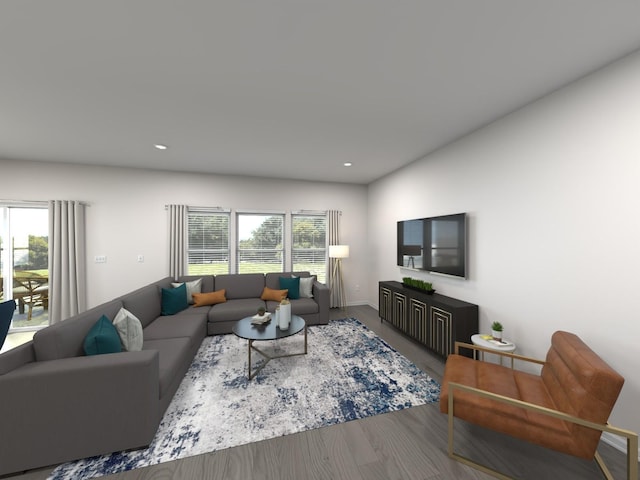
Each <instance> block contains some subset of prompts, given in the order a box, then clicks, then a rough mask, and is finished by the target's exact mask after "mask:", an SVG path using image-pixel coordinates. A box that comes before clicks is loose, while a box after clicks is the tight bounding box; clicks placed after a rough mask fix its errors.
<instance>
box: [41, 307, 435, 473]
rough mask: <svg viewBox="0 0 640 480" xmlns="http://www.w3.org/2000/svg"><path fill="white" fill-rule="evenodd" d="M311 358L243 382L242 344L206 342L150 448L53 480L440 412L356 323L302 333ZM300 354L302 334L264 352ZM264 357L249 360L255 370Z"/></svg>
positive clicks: (431, 396)
mask: <svg viewBox="0 0 640 480" xmlns="http://www.w3.org/2000/svg"><path fill="white" fill-rule="evenodd" d="M308 344H309V348H308V354H307V355H301V356H294V357H286V358H279V359H274V360H271V361H270V362H269V363H268V365H266V366H265V368H264V369H263V370H262V371H261V372H260V373H259V374H258V376H257V377H256V378H254V379H253V380H248V379H247V341H246V340H242V339H240V338H238V337H236V336H235V335H218V336H212V337H207V338H205V340H204V342H203V343H202V346H201V347H200V350H199V351H198V353H197V355H196V357H195V359H194V361H193V364H192V365H191V367H190V369H189V371H188V373H187V375H186V376H185V379H184V380H183V382H182V383H181V385H180V387H179V388H178V391H177V392H176V395H175V397H174V398H173V400H172V402H171V404H170V405H169V408H168V409H167V412H166V413H165V415H164V418H163V420H162V423H161V424H160V427H159V429H158V432H157V434H156V436H155V438H154V440H153V442H152V443H151V445H150V446H149V447H148V448H146V449H143V450H136V451H128V452H119V453H113V454H110V455H104V456H100V457H93V458H88V459H84V460H79V461H77V462H70V463H66V464H63V465H60V466H59V467H58V468H56V469H55V470H54V471H53V472H52V474H51V476H50V477H49V479H55V480H61V479H74V480H78V479H87V478H94V477H99V476H102V475H108V474H113V473H118V472H122V471H125V470H131V469H134V468H141V467H145V466H148V465H155V464H158V463H162V462H168V461H171V460H176V459H179V458H185V457H190V456H192V455H198V454H201V453H206V452H213V451H216V450H221V449H225V448H229V447H234V446H237V445H243V444H246V443H250V442H256V441H259V440H265V439H268V438H273V437H277V436H281V435H288V434H291V433H296V432H302V431H305V430H311V429H313V428H319V427H324V426H328V425H334V424H337V423H342V422H348V421H350V420H355V419H359V418H364V417H368V416H371V415H378V414H381V413H386V412H392V411H396V410H401V409H403V408H408V407H412V406H416V405H423V404H425V403H431V402H437V401H438V399H439V397H440V386H439V385H438V383H436V382H435V381H434V380H433V379H431V378H430V377H429V376H428V375H427V374H426V373H424V372H422V371H421V370H420V369H419V368H418V367H416V366H415V365H414V364H413V363H411V362H410V361H409V360H407V359H406V358H405V357H404V356H402V355H401V354H399V353H398V352H397V351H395V350H394V349H393V348H392V347H391V346H389V345H388V344H387V343H386V342H385V341H384V340H382V339H381V338H380V337H378V336H377V335H376V334H375V333H373V332H372V331H371V330H369V329H368V328H367V327H365V326H364V325H363V324H362V323H360V322H359V321H358V320H356V319H353V318H347V319H343V320H334V321H332V322H330V323H329V325H323V326H314V327H309V329H308ZM260 348H261V349H263V350H264V351H267V352H268V351H271V352H273V353H276V352H278V353H285V352H291V353H295V352H299V351H302V350H303V349H304V337H303V334H302V333H301V334H298V335H294V336H292V337H288V338H285V339H281V340H279V341H277V342H260ZM260 358H261V356H260V355H258V354H255V355H253V356H252V360H253V361H254V362H258V359H260Z"/></svg>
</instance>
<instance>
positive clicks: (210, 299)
mask: <svg viewBox="0 0 640 480" xmlns="http://www.w3.org/2000/svg"><path fill="white" fill-rule="evenodd" d="M193 301H194V304H193V306H194V307H205V306H207V305H215V304H216V303H224V302H226V301H227V297H225V290H224V289H222V290H216V291H215V292H209V293H194V294H193Z"/></svg>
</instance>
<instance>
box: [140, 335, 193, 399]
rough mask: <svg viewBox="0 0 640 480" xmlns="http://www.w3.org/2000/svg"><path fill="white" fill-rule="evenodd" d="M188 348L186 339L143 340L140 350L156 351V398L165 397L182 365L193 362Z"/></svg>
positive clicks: (188, 344) (188, 340)
mask: <svg viewBox="0 0 640 480" xmlns="http://www.w3.org/2000/svg"><path fill="white" fill-rule="evenodd" d="M190 347H191V342H190V339H189V338H188V337H177V338H163V339H157V340H150V339H149V340H147V339H145V341H144V345H143V346H142V350H157V351H158V360H159V377H160V385H159V390H158V398H163V397H164V396H165V394H166V393H167V388H168V387H169V386H170V385H171V383H172V382H173V380H174V379H175V376H176V375H177V374H178V372H180V371H181V370H183V368H184V363H185V362H187V363H189V364H190V363H191V361H192V360H193V358H192V357H191V355H189V349H190Z"/></svg>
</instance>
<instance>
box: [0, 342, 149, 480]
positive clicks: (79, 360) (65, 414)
mask: <svg viewBox="0 0 640 480" xmlns="http://www.w3.org/2000/svg"><path fill="white" fill-rule="evenodd" d="M0 405H2V406H3V412H4V415H3V418H2V422H0V475H2V474H6V473H12V472H16V471H19V470H26V469H30V468H35V467H41V466H45V465H51V464H56V463H61V462H65V461H69V460H74V459H78V458H84V457H89V456H93V455H98V454H103V453H109V452H112V451H119V450H126V449H130V448H138V447H142V446H145V445H148V444H149V443H150V442H151V440H152V439H153V436H154V435H155V432H156V430H157V427H158V424H159V421H160V418H159V416H160V415H159V406H158V405H159V359H158V352H157V351H155V350H148V351H141V352H122V353H114V354H107V355H97V356H92V357H73V358H64V359H58V360H51V361H43V362H32V363H28V364H25V365H23V366H22V367H20V368H18V369H16V370H14V371H12V372H9V373H7V374H5V375H2V376H0ZM96 432H99V435H96Z"/></svg>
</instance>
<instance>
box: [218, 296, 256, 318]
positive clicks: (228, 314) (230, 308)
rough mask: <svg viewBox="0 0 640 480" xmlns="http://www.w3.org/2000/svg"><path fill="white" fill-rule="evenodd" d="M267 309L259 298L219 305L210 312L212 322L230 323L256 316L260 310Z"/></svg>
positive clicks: (229, 301)
mask: <svg viewBox="0 0 640 480" xmlns="http://www.w3.org/2000/svg"><path fill="white" fill-rule="evenodd" d="M260 307H262V308H266V305H265V303H264V301H263V300H260V299H259V298H240V299H236V300H227V301H226V302H225V303H219V304H217V305H214V306H213V307H211V310H209V321H210V322H228V321H233V320H241V319H243V318H245V317H251V316H253V315H255V314H256V312H257V311H258V308H260Z"/></svg>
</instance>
